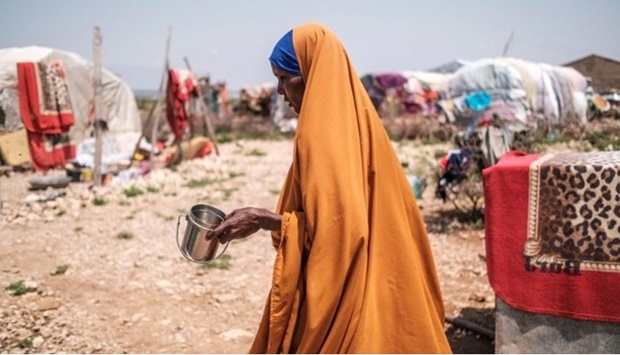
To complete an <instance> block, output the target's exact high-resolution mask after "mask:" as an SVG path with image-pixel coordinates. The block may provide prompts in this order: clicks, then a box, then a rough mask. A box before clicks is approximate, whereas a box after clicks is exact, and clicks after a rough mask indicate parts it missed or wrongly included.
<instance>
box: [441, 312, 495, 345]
mask: <svg viewBox="0 0 620 355" xmlns="http://www.w3.org/2000/svg"><path fill="white" fill-rule="evenodd" d="M446 322H448V323H450V324H453V325H455V326H457V327H460V328H465V329H468V330H471V331H473V332H475V333H478V334H480V335H483V336H485V337H487V338H489V339H491V340H494V339H495V332H494V331H492V330H490V329H487V328H485V327H482V326H480V325H478V324H475V323H472V322H470V321H468V320H465V319H463V318H455V317H450V316H446Z"/></svg>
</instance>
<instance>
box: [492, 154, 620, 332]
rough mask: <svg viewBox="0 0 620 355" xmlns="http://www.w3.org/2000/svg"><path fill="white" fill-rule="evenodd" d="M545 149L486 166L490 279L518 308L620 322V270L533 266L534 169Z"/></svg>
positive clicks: (504, 296) (507, 301) (510, 156)
mask: <svg viewBox="0 0 620 355" xmlns="http://www.w3.org/2000/svg"><path fill="white" fill-rule="evenodd" d="M537 158H539V155H535V154H534V155H525V154H523V153H519V152H509V153H507V154H506V155H504V156H503V157H502V158H501V159H500V161H499V162H498V163H497V164H496V165H494V166H492V167H490V168H488V169H485V170H484V171H483V181H484V199H485V243H486V260H487V272H488V277H489V282H490V284H491V287H492V288H493V290H494V292H495V294H496V296H497V297H499V298H500V299H502V300H503V301H504V302H506V303H507V304H508V305H510V306H511V307H513V308H515V309H519V310H522V311H528V312H532V313H537V314H545V315H553V316H562V317H568V318H574V319H581V320H591V321H608V322H615V323H618V322H620V307H619V306H618V302H617V298H618V295H620V273H618V272H603V271H588V270H580V271H579V272H578V273H577V274H575V272H574V269H573V270H570V272H569V273H566V272H564V271H563V272H560V273H556V272H542V271H541V270H540V269H536V270H527V269H526V266H525V265H526V263H525V257H524V245H525V241H526V237H527V223H528V198H529V170H530V164H531V163H532V162H533V161H535V160H536V159H537Z"/></svg>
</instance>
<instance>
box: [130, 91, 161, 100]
mask: <svg viewBox="0 0 620 355" xmlns="http://www.w3.org/2000/svg"><path fill="white" fill-rule="evenodd" d="M132 91H133V94H134V96H135V97H136V100H143V99H154V98H156V97H157V89H132Z"/></svg>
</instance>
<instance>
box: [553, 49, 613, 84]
mask: <svg viewBox="0 0 620 355" xmlns="http://www.w3.org/2000/svg"><path fill="white" fill-rule="evenodd" d="M565 66H567V67H571V68H573V69H576V70H577V71H578V72H580V73H581V74H583V75H584V76H589V77H591V78H592V88H593V89H594V90H595V91H597V92H600V91H604V90H608V89H611V88H616V89H620V62H617V61H615V60H611V59H607V58H603V57H599V56H596V55H592V56H589V57H586V58H583V59H580V60H576V61H574V62H571V63H567V64H565Z"/></svg>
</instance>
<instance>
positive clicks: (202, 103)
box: [183, 57, 220, 155]
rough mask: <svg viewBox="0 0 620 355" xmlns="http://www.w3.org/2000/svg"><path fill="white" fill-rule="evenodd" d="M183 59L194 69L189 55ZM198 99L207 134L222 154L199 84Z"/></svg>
mask: <svg viewBox="0 0 620 355" xmlns="http://www.w3.org/2000/svg"><path fill="white" fill-rule="evenodd" d="M183 60H185V65H186V66H187V69H188V70H189V71H192V66H191V65H190V64H189V60H188V59H187V57H183ZM198 101H200V108H201V110H202V112H204V116H203V117H204V120H205V125H206V126H207V134H208V135H209V138H210V139H211V141H212V142H213V147H214V148H215V154H216V155H220V150H219V149H218V147H217V140H216V139H215V129H214V128H213V123H212V122H211V118H210V117H209V109H208V108H207V105H206V104H205V101H204V100H203V99H202V90H201V89H200V86H198Z"/></svg>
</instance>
